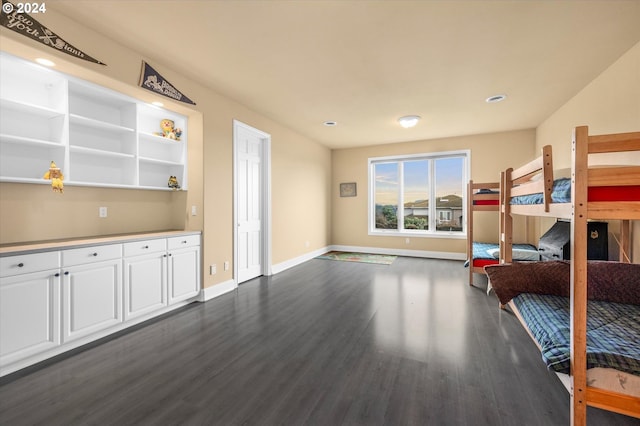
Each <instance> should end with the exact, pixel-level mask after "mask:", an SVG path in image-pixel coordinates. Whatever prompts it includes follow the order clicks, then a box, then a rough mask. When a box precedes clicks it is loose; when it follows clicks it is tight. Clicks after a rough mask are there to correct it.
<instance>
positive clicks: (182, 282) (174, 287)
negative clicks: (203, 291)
mask: <svg viewBox="0 0 640 426" xmlns="http://www.w3.org/2000/svg"><path fill="white" fill-rule="evenodd" d="M199 291H200V247H189V248H185V249H181V250H173V251H170V252H169V304H171V303H175V302H179V301H181V300H186V299H189V298H191V297H194V296H196V295H197V294H198V292H199Z"/></svg>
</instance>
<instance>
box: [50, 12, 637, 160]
mask: <svg viewBox="0 0 640 426" xmlns="http://www.w3.org/2000/svg"><path fill="white" fill-rule="evenodd" d="M47 7H50V8H53V9H55V10H58V11H60V12H61V13H63V14H64V15H66V16H68V17H70V18H72V19H74V20H77V21H79V22H83V23H84V24H86V25H87V26H89V27H91V28H93V29H95V30H96V31H98V32H100V33H102V34H104V35H107V36H108V37H110V38H111V39H113V40H115V41H117V42H119V43H120V44H123V45H126V46H128V47H129V48H131V49H133V50H136V51H138V52H140V53H141V54H142V55H143V57H145V58H146V59H147V60H148V61H149V62H150V63H151V64H152V65H153V64H154V63H155V64H167V66H170V67H171V68H172V69H174V70H175V71H178V72H180V73H182V74H184V75H185V76H187V77H188V78H190V79H193V80H196V81H198V82H200V83H201V84H203V85H205V86H208V87H210V88H212V89H214V90H215V91H217V92H220V93H222V94H224V95H226V96H228V97H230V98H232V99H235V100H236V101H239V102H240V103H242V104H244V105H246V106H248V107H249V108H251V109H253V110H255V111H257V112H259V113H261V114H263V115H265V116H267V117H269V118H271V119H273V120H275V121H277V122H280V123H282V124H284V125H286V126H288V127H290V128H292V129H294V130H296V131H297V132H299V133H300V134H302V135H305V136H307V137H309V138H311V139H313V140H316V141H318V142H320V143H322V144H325V145H326V146H328V147H331V148H342V147H355V146H364V145H373V144H380V143H389V142H401V141H409V140H423V139H432V138H441V137H450V136H459V135H468V134H479V133H488V132H499V131H507V130H513V129H524V128H533V127H536V126H537V125H538V124H540V123H541V122H542V121H543V120H544V119H545V118H547V117H548V116H549V115H551V114H552V113H553V112H554V111H555V110H556V109H558V108H559V107H560V106H562V105H563V104H564V103H565V102H566V101H567V100H569V99H570V98H571V97H572V96H573V95H575V94H576V93H578V92H579V91H580V90H581V89H582V88H584V87H585V86H586V85H587V84H588V83H589V82H590V81H592V80H593V79H594V78H595V77H597V76H598V75H599V74H600V73H601V72H603V71H604V70H605V69H606V68H607V67H608V66H609V65H611V64H612V63H613V62H614V61H615V60H616V59H617V58H619V57H620V56H621V55H623V54H624V53H625V52H626V51H627V50H628V49H630V48H631V47H632V46H634V45H635V44H636V43H638V41H640V0H626V1H612V0H606V1H578V0H570V1H562V0H541V1H533V0H511V1H481V0H476V1H430V0H423V1H402V0H386V1H383V0H378V1H367V0H342V1H340V0H335V1H328V0H306V1H281V0H262V1H259V0H258V1H250V0H238V1H231V0H228V1H205V0H200V1H184V0H183V1H175V0H174V1H169V0H156V1H139V0H123V1H107V0H93V1H78V0H69V1H67V0H53V1H51V2H48V4H47ZM57 30H58V33H60V34H61V33H63V31H62V30H61V29H57ZM72 43H73V44H75V45H76V46H82V43H81V41H73V42H72ZM96 56H97V57H98V59H99V55H96ZM157 68H159V70H160V72H162V71H161V69H162V68H161V67H157ZM178 89H180V88H179V87H178ZM496 94H506V95H507V96H508V97H507V99H506V100H505V101H503V102H501V103H497V104H487V103H485V99H486V98H487V97H489V96H492V95H496ZM185 95H186V96H188V97H190V98H191V99H193V100H194V101H195V102H196V103H197V102H199V101H203V100H202V99H200V98H199V96H200V94H198V93H185ZM409 114H417V115H420V116H422V120H421V122H420V123H419V124H418V126H416V127H415V128H412V129H403V128H401V127H400V126H399V125H398V123H397V121H396V120H397V119H398V118H399V117H400V116H403V115H409ZM326 120H335V121H337V122H338V125H337V126H336V127H326V126H324V125H323V122H324V121H326Z"/></svg>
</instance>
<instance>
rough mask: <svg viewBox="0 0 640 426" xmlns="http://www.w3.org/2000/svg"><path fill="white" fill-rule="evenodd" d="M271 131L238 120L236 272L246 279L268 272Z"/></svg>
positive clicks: (236, 134)
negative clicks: (267, 236) (266, 218)
mask: <svg viewBox="0 0 640 426" xmlns="http://www.w3.org/2000/svg"><path fill="white" fill-rule="evenodd" d="M268 142H269V135H266V134H265V133H263V132H261V131H259V130H257V129H254V128H252V127H250V126H247V125H245V124H242V123H240V122H237V121H236V122H234V145H235V220H236V225H237V229H236V238H235V240H236V244H235V247H236V253H235V262H234V265H235V272H236V274H235V276H236V277H237V282H238V283H242V282H245V281H248V280H250V279H252V278H255V277H258V276H260V275H265V270H266V268H265V265H266V264H267V263H265V262H266V259H267V258H268V256H267V254H268V250H269V249H268V247H269V244H267V242H268V241H267V238H266V232H265V229H266V228H267V227H266V226H265V225H266V224H268V221H265V216H266V214H265V212H266V211H267V206H268V185H267V182H268V173H266V172H267V171H268V162H267V161H265V158H268V156H267V155H266V153H267V152H268V151H267V150H268Z"/></svg>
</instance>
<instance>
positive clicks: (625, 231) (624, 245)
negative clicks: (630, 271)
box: [620, 220, 631, 263]
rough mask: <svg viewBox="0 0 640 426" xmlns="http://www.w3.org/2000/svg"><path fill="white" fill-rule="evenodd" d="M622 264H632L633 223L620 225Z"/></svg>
mask: <svg viewBox="0 0 640 426" xmlns="http://www.w3.org/2000/svg"><path fill="white" fill-rule="evenodd" d="M620 262H625V263H631V221H630V220H623V221H622V223H621V224H620Z"/></svg>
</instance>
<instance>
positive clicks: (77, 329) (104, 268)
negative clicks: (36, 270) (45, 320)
mask: <svg viewBox="0 0 640 426" xmlns="http://www.w3.org/2000/svg"><path fill="white" fill-rule="evenodd" d="M61 254H62V270H63V272H62V342H63V343H66V342H71V341H73V340H75V339H79V338H81V337H85V336H89V335H91V334H94V333H96V332H98V331H101V330H104V329H107V328H109V327H112V326H114V325H117V324H119V323H121V322H122V245H121V244H110V245H104V246H97V247H83V248H77V249H71V250H63V251H62V252H61Z"/></svg>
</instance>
